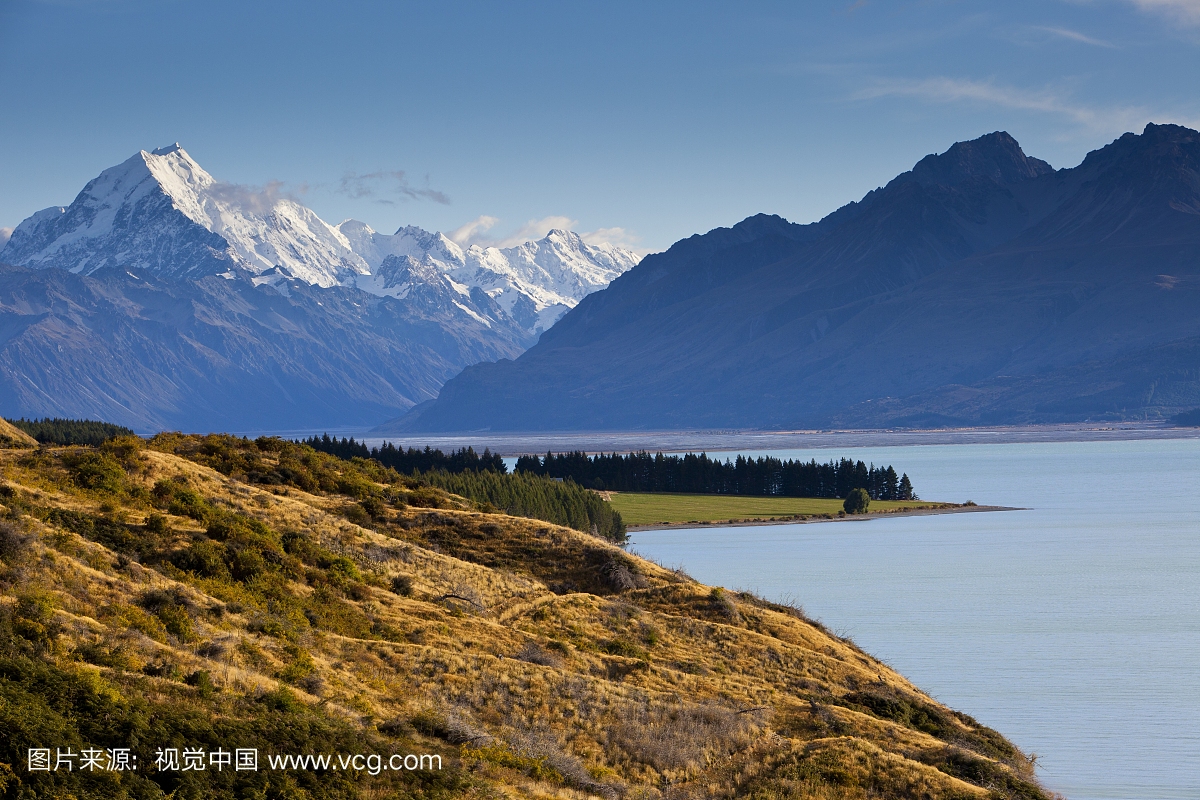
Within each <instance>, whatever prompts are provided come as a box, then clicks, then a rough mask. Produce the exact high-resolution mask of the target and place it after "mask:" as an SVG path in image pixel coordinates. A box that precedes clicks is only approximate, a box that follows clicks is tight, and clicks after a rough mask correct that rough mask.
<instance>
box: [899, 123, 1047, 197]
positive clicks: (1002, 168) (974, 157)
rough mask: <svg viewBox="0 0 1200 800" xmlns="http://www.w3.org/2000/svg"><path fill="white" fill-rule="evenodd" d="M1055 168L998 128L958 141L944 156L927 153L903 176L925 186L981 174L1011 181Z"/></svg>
mask: <svg viewBox="0 0 1200 800" xmlns="http://www.w3.org/2000/svg"><path fill="white" fill-rule="evenodd" d="M1053 171H1054V168H1053V167H1051V166H1050V165H1049V164H1047V163H1046V162H1045V161H1042V160H1041V159H1039V158H1030V157H1029V156H1027V155H1025V152H1024V151H1023V150H1021V145H1020V144H1018V143H1017V140H1016V139H1014V138H1013V137H1012V136H1010V135H1009V134H1008V132H1007V131H995V132H993V133H989V134H986V135H984V136H980V137H979V138H978V139H972V140H971V141H968V142H956V143H955V144H953V145H951V147H950V149H949V150H947V151H946V152H944V153H942V154H941V155H928V156H925V157H924V158H922V159H921V160H920V161H918V162H917V165H916V166H915V167H913V168H912V171H911V172H909V173H908V174H907V176H903V175H902V176H900V177H901V178H905V177H907V179H908V180H913V181H916V182H917V183H920V184H922V185H925V186H928V185H935V184H936V185H941V186H954V185H955V184H959V183H963V182H964V181H968V180H971V179H972V178H980V177H984V178H991V179H992V180H994V181H996V182H997V183H1000V184H1010V183H1019V182H1021V181H1025V180H1029V179H1030V178H1036V177H1038V176H1039V175H1045V174H1047V173H1050V172H1053Z"/></svg>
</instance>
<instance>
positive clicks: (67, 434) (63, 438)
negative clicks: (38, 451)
mask: <svg viewBox="0 0 1200 800" xmlns="http://www.w3.org/2000/svg"><path fill="white" fill-rule="evenodd" d="M9 422H11V423H12V424H13V425H15V426H16V427H18V428H20V429H21V430H23V431H25V432H26V433H28V434H29V435H30V436H32V437H33V438H35V439H37V440H38V441H39V442H41V443H42V444H53V445H68V444H87V445H91V446H93V447H95V446H97V445H101V444H104V443H105V442H107V441H108V440H109V439H115V438H117V437H118V436H133V431H132V430H130V429H129V428H126V427H125V426H123V425H114V424H112V423H111V422H99V421H97V420H94V419H59V418H57V417H55V418H54V419H51V418H50V417H46V418H45V419H25V418H24V417H21V418H20V419H10V420H9Z"/></svg>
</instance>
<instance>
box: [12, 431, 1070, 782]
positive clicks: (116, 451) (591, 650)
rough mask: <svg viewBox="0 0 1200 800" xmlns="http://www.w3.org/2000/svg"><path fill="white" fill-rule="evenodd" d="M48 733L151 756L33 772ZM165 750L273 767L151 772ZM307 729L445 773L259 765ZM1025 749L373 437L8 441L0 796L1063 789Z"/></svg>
mask: <svg viewBox="0 0 1200 800" xmlns="http://www.w3.org/2000/svg"><path fill="white" fill-rule="evenodd" d="M41 747H47V748H51V752H54V749H55V748H72V749H73V751H74V752H76V753H79V752H81V751H82V750H83V749H84V748H89V747H94V748H130V749H131V751H132V752H133V753H134V754H135V755H137V756H138V764H139V768H138V770H137V771H110V770H104V771H92V772H88V771H83V770H82V769H78V768H77V769H75V770H73V771H70V772H68V771H66V770H65V769H60V770H57V771H50V772H30V771H29V770H28V769H27V753H28V749H29V748H41ZM172 747H173V748H179V749H183V748H187V747H196V748H203V749H205V750H206V751H207V752H208V753H210V754H211V753H212V752H213V751H214V750H220V749H222V748H224V749H226V750H233V749H234V748H257V749H258V750H259V751H260V754H261V755H260V757H259V763H260V769H259V770H258V771H231V770H228V769H225V770H216V769H215V768H210V769H207V770H206V771H203V772H200V771H190V772H188V771H172V770H159V769H156V768H155V763H154V761H155V758H154V754H155V751H156V749H157V748H172ZM309 753H315V754H319V753H334V754H336V753H342V754H355V753H357V754H372V753H374V754H382V756H383V758H384V759H385V760H386V759H387V758H388V756H389V755H391V754H428V755H439V756H441V757H442V759H443V762H444V768H443V769H442V770H431V769H424V770H422V769H417V770H411V771H410V770H405V769H394V770H392V771H382V772H380V773H379V774H378V775H374V776H372V775H370V774H367V773H366V772H364V771H357V772H356V771H354V770H340V769H336V768H331V769H321V770H316V771H313V770H303V769H291V770H284V769H281V770H270V769H265V768H263V766H264V762H265V760H266V757H267V755H269V754H276V755H279V754H297V755H302V754H309ZM1031 774H1032V770H1031V764H1030V762H1029V760H1028V759H1026V758H1025V756H1023V755H1022V754H1021V753H1020V752H1019V751H1018V750H1017V749H1016V748H1015V747H1014V746H1013V745H1011V744H1010V743H1009V742H1007V741H1006V740H1005V739H1004V738H1003V737H1001V736H1000V735H999V734H998V733H996V732H994V731H992V730H989V729H988V728H985V727H983V726H981V725H979V724H978V723H976V722H975V721H974V720H972V719H971V718H970V717H967V716H965V715H963V714H960V713H957V712H954V711H951V710H950V709H948V708H946V707H944V706H942V705H940V704H938V703H937V702H936V701H934V700H932V699H931V698H929V697H928V696H926V695H924V694H922V693H921V692H920V691H919V690H918V689H916V688H915V687H913V686H912V685H911V684H909V683H908V682H907V681H906V680H905V679H904V678H903V677H902V676H900V675H898V674H896V673H895V672H893V671H892V670H890V669H889V668H888V667H887V666H886V665H884V664H882V663H880V662H878V661H876V660H874V659H872V658H871V657H870V656H868V655H867V654H865V653H863V652H861V651H860V650H859V649H858V648H856V647H855V646H854V645H853V643H851V642H849V641H847V640H843V639H839V638H837V637H835V636H833V635H831V634H830V633H829V632H827V631H826V630H825V629H824V628H822V627H821V626H820V625H819V624H816V623H814V622H812V621H809V620H807V619H806V618H805V617H804V615H803V614H802V613H801V612H800V611H799V610H798V609H795V608H790V607H786V606H779V605H774V604H771V603H768V602H765V601H763V600H761V599H759V598H756V597H754V596H752V595H749V594H739V593H734V592H728V591H724V590H722V589H719V588H710V587H707V586H703V585H700V584H698V583H696V582H695V581H693V580H691V579H690V578H688V576H686V575H683V574H679V573H676V572H671V571H668V570H666V569H663V568H661V567H659V566H657V565H655V564H652V563H648V562H646V561H643V560H641V559H638V558H635V557H633V556H630V555H629V554H627V553H625V552H624V551H622V550H621V549H619V548H617V547H615V546H613V545H611V544H609V543H607V542H605V541H603V540H601V539H599V538H597V537H593V536H591V535H588V534H585V533H580V532H578V531H575V530H571V529H568V528H562V527H557V526H554V525H550V524H547V523H544V522H539V521H536V520H529V519H525V518H520V517H511V516H506V515H503V514H493V513H483V512H481V511H479V510H478V509H477V508H476V507H474V506H473V505H472V503H470V502H469V501H466V500H464V499H462V498H457V497H455V496H452V495H449V494H447V493H445V492H444V491H441V490H438V489H433V488H430V487H427V486H420V485H418V484H416V483H415V482H413V481H411V480H410V479H404V478H400V477H399V476H396V475H395V473H389V472H388V471H386V470H383V469H381V468H379V467H378V465H375V464H373V463H372V462H367V461H354V462H347V461H339V460H338V459H336V458H334V457H332V456H327V455H324V454H319V453H315V452H313V451H311V450H303V449H295V448H288V447H286V446H285V443H282V442H279V440H259V441H258V442H249V441H247V440H239V439H235V438H232V437H204V438H200V437H188V436H180V435H165V436H159V437H156V438H155V439H153V440H151V441H150V442H149V443H143V442H140V441H139V440H136V439H116V440H113V441H111V442H108V443H106V444H105V445H103V446H101V447H99V448H88V447H63V448H39V449H34V448H25V449H19V448H17V449H6V450H0V795H3V796H4V797H12V798H16V797H35V796H36V797H61V798H67V797H73V798H155V797H166V796H171V797H174V798H212V797H215V798H267V797H272V798H274V797H288V798H383V797H414V798H450V797H479V798H485V797H487V798H493V797H494V798H499V797H512V798H552V797H559V798H571V797H574V798H582V797H587V796H598V797H608V798H617V797H628V798H685V797H688V798H691V797H695V798H699V797H735V796H736V797H753V798H835V797H836V798H867V797H871V798H881V797H882V798H887V797H892V798H901V797H904V798H909V797H913V798H918V797H919V798H1001V797H1006V798H1016V797H1021V798H1041V797H1045V796H1046V795H1044V794H1043V793H1042V791H1041V790H1040V789H1038V788H1037V786H1036V785H1035V784H1034V783H1033V781H1032V778H1031ZM985 787H987V788H985ZM172 793H173V794H172Z"/></svg>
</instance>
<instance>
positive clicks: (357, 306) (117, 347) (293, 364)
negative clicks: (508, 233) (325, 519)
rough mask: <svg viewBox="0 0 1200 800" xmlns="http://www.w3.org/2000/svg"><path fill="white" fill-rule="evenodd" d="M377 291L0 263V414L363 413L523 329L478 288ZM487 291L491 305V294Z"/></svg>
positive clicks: (307, 423)
mask: <svg viewBox="0 0 1200 800" xmlns="http://www.w3.org/2000/svg"><path fill="white" fill-rule="evenodd" d="M412 283H413V287H412V290H411V291H409V293H408V294H407V296H406V297H404V298H403V299H398V298H394V297H379V296H377V295H372V294H369V293H367V292H363V291H359V290H357V289H353V288H348V287H330V288H321V287H319V286H310V285H309V284H307V283H305V282H303V281H297V280H291V281H287V280H284V281H280V282H277V283H276V284H275V285H258V286H255V283H254V281H253V280H251V279H250V278H249V277H246V276H241V277H236V278H232V279H229V278H225V277H221V276H208V277H204V278H201V279H199V280H195V281H178V280H172V279H161V278H156V277H154V276H153V274H150V273H145V274H142V275H135V274H134V273H132V272H130V271H128V270H125V269H117V268H104V269H101V270H99V271H97V272H94V273H92V274H91V275H88V276H83V275H76V274H73V273H70V272H67V271H65V270H61V269H53V268H51V269H25V268H23V267H13V266H6V265H0V414H3V415H4V416H9V417H17V416H32V415H48V416H62V417H87V418H94V417H99V418H101V419H105V420H110V421H113V422H117V423H120V424H123V425H128V426H130V427H132V428H134V429H136V430H140V431H154V430H161V429H163V428H182V429H185V430H210V429H230V428H233V429H236V430H286V429H300V428H313V427H321V426H338V425H362V426H366V425H370V424H373V423H375V422H377V421H378V420H379V419H381V418H383V419H386V418H387V416H389V415H394V414H398V413H401V412H403V411H404V410H406V409H407V408H409V407H411V406H412V405H413V404H414V403H418V402H421V401H423V400H427V399H429V398H431V397H433V396H434V395H435V393H436V392H437V389H438V387H439V386H440V385H441V383H442V382H443V381H444V380H446V379H447V378H448V377H450V376H451V375H453V374H455V373H456V372H458V371H459V370H460V369H462V367H463V366H465V365H466V364H470V363H472V362H473V361H474V360H476V359H478V358H480V357H483V358H493V359H494V358H502V357H511V356H514V355H516V354H518V353H520V352H521V350H522V348H523V347H524V345H525V344H526V340H525V339H524V338H523V337H524V331H523V330H522V329H521V328H519V327H518V326H516V325H515V324H513V325H510V326H508V327H502V326H500V325H499V324H498V323H496V322H495V321H494V320H493V321H492V323H491V326H490V327H489V326H487V325H486V324H485V323H484V322H482V321H481V319H483V314H488V313H493V314H495V316H496V317H502V315H500V314H499V313H497V312H498V309H497V308H494V305H495V304H494V303H492V301H491V299H490V298H488V297H487V295H485V294H484V293H483V292H481V291H478V290H477V291H476V292H475V293H473V294H472V297H471V301H472V305H473V306H474V307H475V308H478V309H480V310H481V311H482V314H481V313H478V312H477V313H475V314H470V313H468V312H466V311H464V310H463V308H462V303H463V300H462V299H461V297H460V296H458V295H457V294H455V293H452V292H449V291H444V290H442V289H441V285H440V284H437V283H424V282H420V281H413V282H412ZM489 304H490V305H489Z"/></svg>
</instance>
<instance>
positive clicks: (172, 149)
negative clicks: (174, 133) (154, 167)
mask: <svg viewBox="0 0 1200 800" xmlns="http://www.w3.org/2000/svg"><path fill="white" fill-rule="evenodd" d="M181 150H183V145H181V144H180V143H179V142H176V143H175V144H171V145H167V146H166V147H160V148H158V149H157V150H151V151H150V154H151V155H155V156H169V155H171V154H172V153H178V152H179V151H181Z"/></svg>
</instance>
